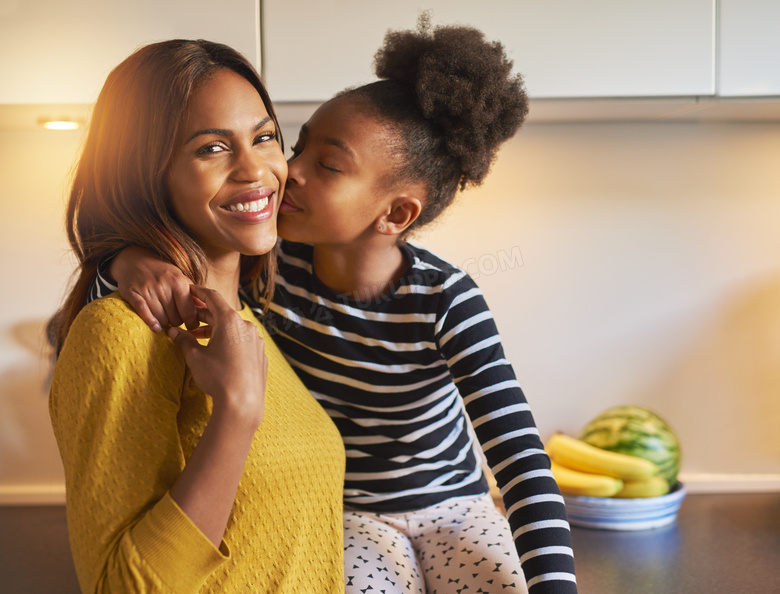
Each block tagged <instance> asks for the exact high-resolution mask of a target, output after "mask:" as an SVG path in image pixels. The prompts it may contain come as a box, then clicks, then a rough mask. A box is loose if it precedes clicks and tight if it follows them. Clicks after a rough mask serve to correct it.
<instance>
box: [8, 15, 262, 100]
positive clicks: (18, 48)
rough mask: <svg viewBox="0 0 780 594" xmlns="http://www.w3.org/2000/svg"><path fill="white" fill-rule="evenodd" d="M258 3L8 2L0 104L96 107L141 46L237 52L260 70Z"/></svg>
mask: <svg viewBox="0 0 780 594" xmlns="http://www.w3.org/2000/svg"><path fill="white" fill-rule="evenodd" d="M259 20H260V19H259V2H258V0H220V1H219V2H214V1H210V0H164V1H159V0H132V1H128V0H69V1H67V2H63V1H62V0H34V1H26V0H2V2H0V56H2V59H0V81H2V83H1V86H0V103H6V104H9V103H14V104H19V103H92V102H94V101H95V99H96V98H97V94H98V92H99V91H100V88H101V86H102V85H103V81H104V80H105V77H106V75H107V74H108V73H109V72H110V71H111V69H112V68H113V67H114V66H116V65H117V64H118V63H119V62H121V61H122V60H123V59H124V58H125V57H127V56H128V55H129V54H130V53H131V52H132V51H133V50H135V49H136V48H137V47H139V46H141V45H144V44H146V43H149V42H152V41H161V40H164V39H171V38H176V37H183V38H204V39H209V40H213V41H219V42H222V43H226V44H228V45H231V46H233V47H234V48H236V49H237V50H239V51H240V52H242V53H243V54H244V55H246V56H247V57H248V58H249V59H250V60H251V61H252V62H253V63H254V64H255V65H257V62H258V56H259V43H260V42H259V28H260V23H259Z"/></svg>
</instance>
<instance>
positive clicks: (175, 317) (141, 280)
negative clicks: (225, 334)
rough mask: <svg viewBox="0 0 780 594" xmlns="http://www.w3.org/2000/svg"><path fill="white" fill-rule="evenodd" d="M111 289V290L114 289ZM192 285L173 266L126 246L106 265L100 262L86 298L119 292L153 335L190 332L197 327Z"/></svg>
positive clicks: (147, 253) (137, 248) (145, 251)
mask: <svg viewBox="0 0 780 594" xmlns="http://www.w3.org/2000/svg"><path fill="white" fill-rule="evenodd" d="M114 285H115V286H114ZM191 285H192V281H191V280H190V279H189V278H188V277H186V276H185V275H184V274H183V273H182V272H181V270H179V269H178V268H176V266H174V265H173V264H168V263H167V262H164V261H163V260H161V259H160V258H158V257H157V256H156V255H155V254H153V253H152V252H150V251H149V250H145V249H143V248H140V247H137V246H129V247H127V248H125V249H123V250H122V251H121V252H119V253H118V254H117V255H116V256H114V258H112V259H111V261H110V262H101V265H100V270H99V273H98V276H97V277H96V279H95V287H94V290H93V291H92V292H91V295H90V297H91V298H96V297H98V296H100V295H106V294H108V293H110V292H112V291H115V290H117V288H118V290H119V294H120V295H121V296H122V299H124V300H125V301H127V303H129V304H130V306H131V307H132V308H133V309H134V310H135V312H136V313H137V314H138V315H139V316H140V318H141V319H142V320H143V321H144V322H145V323H146V325H147V326H149V327H150V328H151V329H152V330H153V331H154V332H159V331H160V330H162V328H163V327H165V326H169V325H170V326H181V325H182V324H185V325H186V326H187V328H189V329H193V328H196V327H197V326H198V316H197V313H196V310H195V304H194V302H193V299H192V296H191V294H190V286H191Z"/></svg>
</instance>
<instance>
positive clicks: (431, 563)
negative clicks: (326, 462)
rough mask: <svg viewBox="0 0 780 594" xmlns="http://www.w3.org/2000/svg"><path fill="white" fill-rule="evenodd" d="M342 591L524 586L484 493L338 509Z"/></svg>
mask: <svg viewBox="0 0 780 594" xmlns="http://www.w3.org/2000/svg"><path fill="white" fill-rule="evenodd" d="M344 564H345V565H344V568H345V571H344V576H345V581H346V594H358V593H360V594H407V593H412V594H461V593H463V594H480V593H482V594H487V593H493V592H502V593H506V594H517V593H523V594H525V593H527V592H528V590H527V589H526V586H525V578H524V576H523V571H522V569H521V568H520V560H519V558H518V556H517V551H516V550H515V545H514V543H513V542H512V536H511V531H510V529H509V523H508V522H507V520H506V518H505V517H504V516H503V515H502V514H501V513H500V512H499V511H498V510H497V509H496V507H495V505H494V504H493V500H492V499H491V498H490V496H489V495H484V496H480V497H477V498H474V499H459V500H453V501H446V502H444V503H441V504H439V505H435V506H432V507H429V508H426V509H423V510H420V511H415V512H411V513H404V514H373V513H367V512H361V511H355V510H350V509H345V510H344Z"/></svg>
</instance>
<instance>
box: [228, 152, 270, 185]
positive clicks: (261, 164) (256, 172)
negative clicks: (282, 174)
mask: <svg viewBox="0 0 780 594" xmlns="http://www.w3.org/2000/svg"><path fill="white" fill-rule="evenodd" d="M268 169H269V167H268V163H266V161H265V156H264V155H263V154H261V153H260V152H258V151H256V150H254V149H242V150H240V151H239V152H238V155H237V157H236V163H235V170H234V172H233V179H234V180H235V181H239V182H255V181H259V180H260V179H261V178H262V177H263V175H265V173H266V172H267V171H268Z"/></svg>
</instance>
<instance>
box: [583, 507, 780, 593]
mask: <svg viewBox="0 0 780 594" xmlns="http://www.w3.org/2000/svg"><path fill="white" fill-rule="evenodd" d="M572 540H573V545H574V560H575V566H576V570H577V581H578V583H579V591H580V594H719V593H723V594H726V593H728V594H743V593H744V594H777V593H780V493H751V494H718V495H704V494H695V495H690V494H689V495H688V496H687V497H686V498H685V500H683V503H682V506H681V508H680V512H679V515H678V517H677V522H676V523H675V524H672V525H670V526H665V527H662V528H656V529H654V530H643V531H636V532H618V531H609V530H593V529H586V528H577V527H574V528H572Z"/></svg>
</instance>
